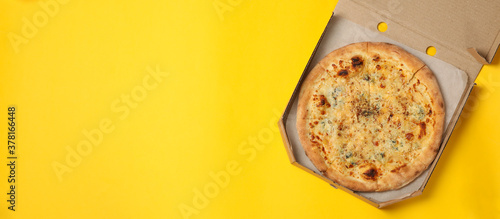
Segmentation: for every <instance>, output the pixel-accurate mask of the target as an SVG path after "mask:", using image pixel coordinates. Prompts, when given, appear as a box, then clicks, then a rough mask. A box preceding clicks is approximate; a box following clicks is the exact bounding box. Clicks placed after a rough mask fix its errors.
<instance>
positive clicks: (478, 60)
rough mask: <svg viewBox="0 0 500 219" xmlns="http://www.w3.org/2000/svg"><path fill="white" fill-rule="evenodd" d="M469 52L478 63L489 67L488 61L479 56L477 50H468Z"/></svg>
mask: <svg viewBox="0 0 500 219" xmlns="http://www.w3.org/2000/svg"><path fill="white" fill-rule="evenodd" d="M467 51H468V52H469V53H470V54H471V55H472V56H473V57H474V58H475V59H476V60H477V62H479V63H481V64H483V65H487V64H488V62H487V61H486V59H484V57H482V56H481V55H479V53H478V52H477V50H476V49H474V48H468V49H467Z"/></svg>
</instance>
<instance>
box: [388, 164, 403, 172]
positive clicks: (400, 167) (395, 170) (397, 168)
mask: <svg viewBox="0 0 500 219" xmlns="http://www.w3.org/2000/svg"><path fill="white" fill-rule="evenodd" d="M404 167H406V164H403V165H401V166H399V167H396V168H395V169H393V170H391V173H394V172H398V171H399V170H401V169H402V168H404Z"/></svg>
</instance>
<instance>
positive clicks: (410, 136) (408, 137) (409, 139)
mask: <svg viewBox="0 0 500 219" xmlns="http://www.w3.org/2000/svg"><path fill="white" fill-rule="evenodd" d="M411 139H413V133H407V134H406V140H408V141H411Z"/></svg>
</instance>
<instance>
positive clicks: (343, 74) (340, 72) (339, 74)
mask: <svg viewBox="0 0 500 219" xmlns="http://www.w3.org/2000/svg"><path fill="white" fill-rule="evenodd" d="M348 74H349V72H347V70H345V69H342V70H340V71H339V72H338V73H337V75H338V76H347V75H348Z"/></svg>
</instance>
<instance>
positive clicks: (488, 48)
mask: <svg viewBox="0 0 500 219" xmlns="http://www.w3.org/2000/svg"><path fill="white" fill-rule="evenodd" d="M335 14H336V15H338V16H341V17H344V18H347V19H349V20H351V21H354V22H356V23H358V24H361V25H363V26H365V27H367V28H369V29H371V30H375V31H376V30H377V24H378V23H380V22H385V23H387V25H388V28H387V31H386V32H384V33H383V34H384V35H386V36H388V37H390V38H392V39H394V40H396V41H399V42H402V43H404V44H406V45H408V46H410V47H412V48H414V49H416V50H419V51H421V52H425V51H426V49H427V47H429V46H434V47H435V48H436V50H437V52H436V55H435V57H436V58H439V59H441V60H443V61H446V62H448V63H450V64H452V65H454V66H457V67H458V68H460V69H462V70H464V71H466V72H467V73H468V74H469V76H470V79H472V81H474V80H475V78H476V77H477V73H478V72H479V70H480V69H481V67H482V65H483V64H482V63H479V62H477V60H476V58H477V57H474V56H472V55H471V53H469V51H467V49H468V48H474V49H475V50H476V51H477V54H478V55H479V56H480V57H483V58H484V59H485V60H486V62H488V63H490V62H491V61H492V60H493V56H494V55H495V52H496V49H497V48H498V45H499V44H500V35H499V33H500V1H491V0H476V1H451V0H443V1H435V0H421V1H401V0H377V1H376V0H341V1H339V3H338V5H337V7H336V9H335Z"/></svg>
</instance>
